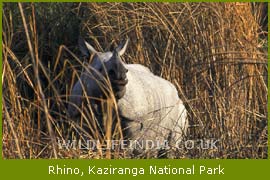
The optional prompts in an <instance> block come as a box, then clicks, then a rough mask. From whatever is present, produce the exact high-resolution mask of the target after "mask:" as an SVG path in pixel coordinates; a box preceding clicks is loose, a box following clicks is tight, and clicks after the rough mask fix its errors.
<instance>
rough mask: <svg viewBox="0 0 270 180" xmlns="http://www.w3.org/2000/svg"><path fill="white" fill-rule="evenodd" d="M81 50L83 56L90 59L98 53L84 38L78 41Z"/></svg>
mask: <svg viewBox="0 0 270 180" xmlns="http://www.w3.org/2000/svg"><path fill="white" fill-rule="evenodd" d="M78 44H79V49H80V51H81V53H82V54H83V56H86V57H89V56H90V54H96V53H97V51H96V50H95V48H93V47H92V46H91V45H90V44H88V43H87V42H86V41H85V40H84V39H83V38H82V37H79V40H78Z"/></svg>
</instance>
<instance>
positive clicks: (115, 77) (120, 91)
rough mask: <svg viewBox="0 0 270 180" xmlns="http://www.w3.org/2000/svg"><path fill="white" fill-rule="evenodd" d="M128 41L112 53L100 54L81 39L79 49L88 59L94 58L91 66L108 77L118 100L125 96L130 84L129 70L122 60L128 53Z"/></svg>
mask: <svg viewBox="0 0 270 180" xmlns="http://www.w3.org/2000/svg"><path fill="white" fill-rule="evenodd" d="M128 41H129V40H128V39H127V40H126V42H125V43H123V44H121V45H119V46H118V47H116V48H115V49H113V50H112V51H108V52H99V51H97V50H95V49H94V48H93V46H91V45H90V44H89V43H87V42H86V41H84V40H83V39H81V38H80V39H79V48H80V50H81V52H82V54H83V55H84V56H85V57H87V58H89V57H90V55H92V56H93V60H92V62H91V64H90V65H91V66H92V67H93V68H94V69H95V70H97V71H98V72H99V73H101V74H102V75H103V76H108V78H109V80H110V83H111V85H112V89H113V92H114V96H115V98H116V99H120V98H122V97H123V96H124V95H125V92H126V84H127V83H128V80H127V72H128V70H127V68H126V67H125V65H124V63H123V61H122V59H121V56H122V55H123V54H124V53H125V51H126V48H127V44H128Z"/></svg>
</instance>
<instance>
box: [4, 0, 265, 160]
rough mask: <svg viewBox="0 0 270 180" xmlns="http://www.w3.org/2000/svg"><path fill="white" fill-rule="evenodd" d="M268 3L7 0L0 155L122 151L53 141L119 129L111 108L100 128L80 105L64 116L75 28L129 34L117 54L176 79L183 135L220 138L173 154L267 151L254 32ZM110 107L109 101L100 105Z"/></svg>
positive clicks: (74, 63)
mask: <svg viewBox="0 0 270 180" xmlns="http://www.w3.org/2000/svg"><path fill="white" fill-rule="evenodd" d="M266 6H267V4H259V5H258V4H257V5H256V6H252V5H251V4H249V3H21V4H16V3H4V4H3V9H4V10H3V27H2V29H3V32H2V37H3V42H2V55H3V74H2V86H3V90H2V92H3V110H2V114H3V152H2V154H3V157H4V158H104V157H105V158H124V157H126V156H125V153H124V152H122V151H121V150H117V151H114V152H111V151H105V152H103V151H85V150H79V149H69V150H65V149H59V148H58V147H57V143H56V141H57V140H58V139H62V140H64V139H70V138H75V137H80V138H81V139H84V138H92V139H100V140H101V141H102V140H106V139H113V138H120V139H121V138H123V137H121V135H119V134H121V133H120V132H121V131H120V130H119V128H116V129H115V131H114V132H110V131H109V130H110V129H111V128H110V127H111V126H110V124H112V117H111V116H112V115H110V113H109V114H108V115H107V118H104V119H103V120H104V124H103V125H104V126H105V127H106V128H107V131H106V134H102V133H101V132H100V127H99V124H98V123H96V120H95V118H94V117H93V112H92V109H91V107H89V106H87V105H86V106H85V107H83V109H82V113H81V114H82V117H81V119H79V120H77V121H74V120H72V119H70V118H69V117H68V116H67V113H66V110H67V109H66V107H67V105H68V103H69V102H68V99H69V95H70V92H71V89H72V87H73V85H74V83H75V82H76V80H77V79H78V77H79V75H80V73H81V71H82V70H83V69H84V68H83V67H84V65H85V63H84V62H86V61H88V60H87V59H83V58H80V53H79V52H78V47H77V39H78V37H79V35H80V34H81V35H82V36H83V37H86V39H87V41H89V42H90V43H91V44H92V45H93V46H94V47H96V48H97V49H98V50H100V51H105V50H109V49H110V46H114V45H115V44H116V42H117V43H118V42H119V41H120V40H123V39H125V38H126V37H129V38H130V40H131V41H130V44H129V46H128V49H127V52H126V54H125V55H124V57H123V59H124V61H125V62H127V63H140V64H143V65H145V66H147V67H149V68H150V69H151V71H152V72H154V74H156V75H159V76H161V77H163V78H165V79H167V80H169V81H171V82H172V83H173V84H174V85H175V86H176V87H177V89H178V92H179V95H180V97H181V99H182V100H183V101H184V103H185V106H186V108H187V110H188V112H189V123H190V127H189V129H188V135H187V137H186V139H189V140H197V139H218V140H219V143H218V149H200V148H196V149H192V150H191V149H183V150H182V151H181V153H180V154H179V155H178V156H176V157H174V158H266V157H267V134H268V132H267V92H268V88H267V70H268V69H267V38H266V37H267V36H260V35H261V34H267V33H268V32H267V31H268V30H267V29H265V28H262V27H263V25H262V24H260V22H261V19H263V18H265V13H262V11H263V8H262V7H266ZM112 99H113V98H112ZM105 106H106V107H105ZM115 108H117V107H115V102H114V101H109V103H105V105H104V108H103V109H104V111H107V112H112V111H113V109H115ZM89 119H91V121H90V120H89ZM118 122H119V119H118ZM108 132H109V133H108ZM104 143H105V142H104ZM105 146H106V144H105Z"/></svg>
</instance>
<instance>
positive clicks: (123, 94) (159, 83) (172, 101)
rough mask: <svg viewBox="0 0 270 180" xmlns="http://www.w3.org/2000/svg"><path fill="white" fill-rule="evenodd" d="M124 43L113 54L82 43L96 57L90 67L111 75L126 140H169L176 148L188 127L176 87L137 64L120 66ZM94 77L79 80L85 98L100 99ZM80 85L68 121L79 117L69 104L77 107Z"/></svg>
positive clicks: (80, 100) (87, 75)
mask: <svg viewBox="0 0 270 180" xmlns="http://www.w3.org/2000/svg"><path fill="white" fill-rule="evenodd" d="M127 42H128V41H127ZM127 42H126V44H125V45H124V46H119V47H118V48H116V49H115V50H114V51H113V52H106V53H100V52H97V51H96V50H94V48H93V47H92V46H91V45H89V44H88V43H86V42H85V44H86V47H87V49H88V50H89V51H90V53H95V54H96V55H95V57H94V60H93V61H92V63H91V64H90V65H89V66H91V67H93V68H94V69H96V70H98V71H99V72H100V74H101V75H104V73H103V70H101V69H102V68H101V67H105V68H106V70H107V72H110V73H108V76H109V79H110V81H111V84H112V87H113V89H114V94H115V97H116V99H117V105H118V110H119V114H120V117H121V119H122V121H123V122H122V128H123V132H124V135H125V139H130V140H139V141H145V140H153V141H158V142H163V141H166V140H168V141H170V143H171V144H175V143H176V142H179V141H180V140H181V139H182V138H183V135H184V134H185V133H186V130H187V126H188V121H187V111H186V109H185V107H184V105H183V102H182V101H181V100H180V98H179V96H178V93H177V90H176V88H175V86H174V85H173V84H171V83H170V82H169V81H167V80H165V79H163V78H160V77H158V76H155V75H154V74H153V73H152V72H151V71H150V70H149V69H148V68H147V67H144V66H142V65H140V64H124V63H123V62H122V60H121V58H120V55H122V54H123V53H124V51H125V49H126V45H127ZM84 50H85V49H84ZM82 52H83V50H82ZM85 52H86V51H85ZM88 55H89V54H88ZM102 63H104V66H103V65H102ZM112 69H113V70H112ZM112 71H115V72H112ZM99 76H100V75H99ZM93 77H94V78H97V77H98V75H97V74H95V73H92V74H91V73H89V71H87V72H84V73H83V74H82V75H81V78H80V79H81V82H82V84H83V85H84V88H85V89H86V91H87V95H88V96H91V97H100V96H102V91H101V90H100V87H99V85H98V84H97V82H96V80H94V78H93ZM97 79H100V78H97ZM114 82H115V83H114ZM82 84H81V83H80V81H78V82H77V83H76V84H75V86H74V87H73V90H72V93H71V97H70V102H71V104H70V105H69V107H68V113H69V115H70V116H71V117H74V116H76V115H78V114H79V111H78V109H77V108H75V107H74V106H73V105H72V104H75V105H77V106H78V107H79V106H80V104H81V102H82V98H81V96H82V95H83V94H82V92H83V91H82ZM114 86H115V87H114Z"/></svg>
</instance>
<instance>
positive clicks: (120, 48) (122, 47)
mask: <svg viewBox="0 0 270 180" xmlns="http://www.w3.org/2000/svg"><path fill="white" fill-rule="evenodd" d="M128 42H129V38H127V40H126V42H125V44H121V45H119V46H118V47H117V48H116V50H117V51H118V53H119V55H120V56H122V55H123V54H124V53H125V51H126V49H127V45H128Z"/></svg>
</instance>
